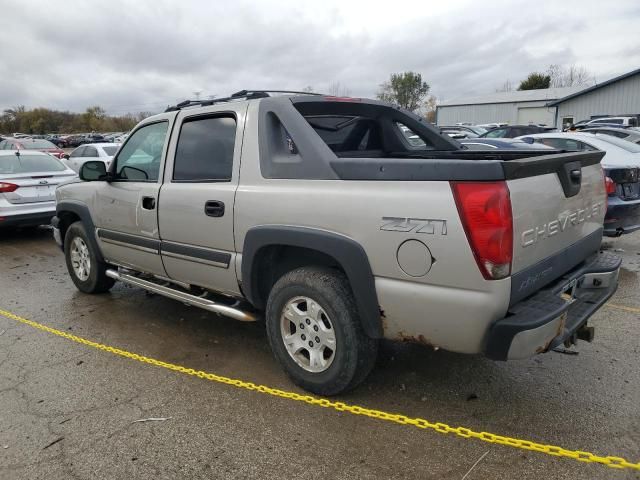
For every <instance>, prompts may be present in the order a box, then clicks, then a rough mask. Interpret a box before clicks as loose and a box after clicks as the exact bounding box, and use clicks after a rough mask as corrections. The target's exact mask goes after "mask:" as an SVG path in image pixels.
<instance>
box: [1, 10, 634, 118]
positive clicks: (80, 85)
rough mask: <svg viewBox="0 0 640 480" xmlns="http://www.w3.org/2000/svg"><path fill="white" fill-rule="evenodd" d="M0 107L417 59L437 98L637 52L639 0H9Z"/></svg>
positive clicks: (388, 66)
mask: <svg viewBox="0 0 640 480" xmlns="http://www.w3.org/2000/svg"><path fill="white" fill-rule="evenodd" d="M0 15H1V16H2V19H3V22H2V30H1V31H0V60H2V62H1V63H2V74H1V75H0V109H3V108H7V107H11V106H14V105H25V106H27V107H28V108H31V107H38V106H43V107H49V108H56V109H63V110H72V111H82V110H84V109H85V108H86V107H87V106H90V105H101V106H103V107H104V108H105V109H106V110H107V112H108V113H111V114H123V113H127V112H138V111H160V110H161V109H162V108H163V107H164V106H166V105H167V104H169V103H175V102H176V101H179V100H183V99H185V98H188V97H193V96H194V93H193V92H196V91H197V92H201V96H202V97H207V96H209V95H216V96H224V95H227V94H229V93H232V92H234V91H237V90H240V89H243V88H249V89H251V88H253V89H260V88H266V89H268V88H272V89H276V88H279V89H302V88H304V87H306V86H312V87H313V88H314V89H315V90H316V91H320V92H328V91H329V90H330V89H331V86H332V85H335V84H336V83H337V82H339V84H340V85H341V87H342V90H344V89H346V90H347V92H340V93H349V94H350V95H352V96H363V97H368V96H374V95H375V93H376V92H377V91H378V88H379V84H380V83H381V82H383V81H384V80H385V79H386V78H388V76H389V74H390V73H392V72H401V71H406V70H413V71H417V72H420V73H421V74H422V76H423V78H424V79H425V80H426V81H427V82H428V83H429V84H430V85H431V93H432V94H434V95H436V96H437V97H438V98H439V99H442V100H450V99H452V98H455V97H461V96H468V95H476V94H482V93H491V92H493V91H495V89H496V88H498V87H499V86H500V85H502V84H503V83H504V81H505V80H511V81H512V82H513V83H517V82H518V81H519V80H521V79H522V78H523V77H525V76H526V75H527V74H528V73H529V72H531V71H536V70H544V69H546V67H547V66H548V65H549V64H551V63H557V64H563V65H571V64H577V65H581V66H584V67H586V68H587V69H588V70H589V71H590V72H591V73H593V74H594V76H595V78H596V80H597V81H603V80H606V79H607V78H610V77H612V76H615V75H618V74H621V73H624V72H626V71H629V70H632V69H635V68H638V67H639V66H640V35H639V34H638V25H640V1H638V0H628V1H625V0H618V1H615V2H603V1H590V0H580V1H572V0H563V1H562V2H559V1H531V0H522V1H521V0H510V1H508V0H504V1H489V0H485V1H482V2H478V1H452V0H449V1H446V2H435V1H432V2H427V1H424V0H417V1H413V0H402V1H396V2H392V1H385V2H379V3H378V2H375V1H371V0H369V1H348V0H322V1H313V2H312V1H299V0H291V1H287V0H284V1H275V0H264V1H244V0H233V1H230V0H227V1H215V0H203V1H189V0H181V1H177V0H174V1H168V0H166V1H165V0H149V1H147V0H135V1H134V0H129V1H128V2H121V1H117V0H110V1H109V2H89V1H77V2H76V1H62V0H61V1H56V2H52V1H50V0H47V1H42V2H39V1H29V0H3V1H2V3H1V6H0Z"/></svg>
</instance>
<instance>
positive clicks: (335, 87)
mask: <svg viewBox="0 0 640 480" xmlns="http://www.w3.org/2000/svg"><path fill="white" fill-rule="evenodd" d="M329 95H331V96H333V97H348V96H350V95H351V90H349V89H348V88H347V87H346V86H344V85H342V84H341V83H340V82H333V83H332V84H331V85H329Z"/></svg>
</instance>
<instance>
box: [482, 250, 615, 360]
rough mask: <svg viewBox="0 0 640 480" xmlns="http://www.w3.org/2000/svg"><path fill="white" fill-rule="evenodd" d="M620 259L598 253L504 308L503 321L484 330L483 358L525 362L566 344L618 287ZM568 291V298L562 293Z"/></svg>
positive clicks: (608, 254)
mask: <svg viewBox="0 0 640 480" xmlns="http://www.w3.org/2000/svg"><path fill="white" fill-rule="evenodd" d="M621 262H622V259H621V258H620V257H619V256H617V255H614V254H612V253H609V252H605V253H598V254H595V255H594V256H593V257H591V258H589V259H588V260H587V261H585V262H583V263H582V264H581V265H579V266H578V267H576V268H575V269H574V270H572V271H570V272H568V273H567V274H566V275H564V276H562V277H561V278H560V279H559V280H557V281H556V282H554V283H553V284H551V285H549V286H547V287H545V288H544V289H543V290H540V291H538V292H537V293H536V294H534V295H532V296H531V297H529V298H527V299H526V300H522V301H521V302H518V303H516V304H515V305H513V306H511V307H510V308H509V312H508V314H507V316H506V317H505V318H503V319H502V320H499V321H497V322H496V323H494V324H493V325H492V327H491V329H490V331H489V335H488V339H487V344H486V348H485V355H486V356H487V357H489V358H491V359H494V360H511V359H519V358H528V357H531V356H532V355H535V354H536V353H542V352H546V351H548V350H550V349H552V348H555V347H556V346H558V345H560V344H562V343H564V342H565V341H567V340H572V341H574V340H575V339H576V336H577V332H578V330H580V329H581V328H582V327H584V326H586V323H587V320H588V319H589V317H591V315H593V314H594V313H595V312H596V310H598V309H599V308H600V307H601V306H602V305H603V304H604V303H605V302H606V301H607V300H608V299H609V298H611V296H612V295H613V294H614V293H615V291H616V289H617V287H618V272H619V269H620V264H621ZM569 290H570V291H571V292H572V295H571V296H572V299H570V298H571V297H568V296H567V295H563V292H567V291H569Z"/></svg>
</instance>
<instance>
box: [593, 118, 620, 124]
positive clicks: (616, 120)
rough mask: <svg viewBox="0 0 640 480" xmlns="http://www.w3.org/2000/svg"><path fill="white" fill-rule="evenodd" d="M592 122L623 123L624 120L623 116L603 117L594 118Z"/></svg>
mask: <svg viewBox="0 0 640 480" xmlns="http://www.w3.org/2000/svg"><path fill="white" fill-rule="evenodd" d="M591 123H616V124H619V125H622V123H623V122H622V119H621V118H603V119H601V120H594V121H593V122H591Z"/></svg>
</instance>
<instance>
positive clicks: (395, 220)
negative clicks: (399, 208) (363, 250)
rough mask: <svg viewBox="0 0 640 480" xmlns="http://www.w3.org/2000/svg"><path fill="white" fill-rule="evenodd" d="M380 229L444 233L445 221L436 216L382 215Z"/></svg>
mask: <svg viewBox="0 0 640 480" xmlns="http://www.w3.org/2000/svg"><path fill="white" fill-rule="evenodd" d="M380 230H385V231H387V232H414V233H426V234H427V235H446V234H447V221H446V220H440V219H436V218H405V217H382V225H381V226H380Z"/></svg>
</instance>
